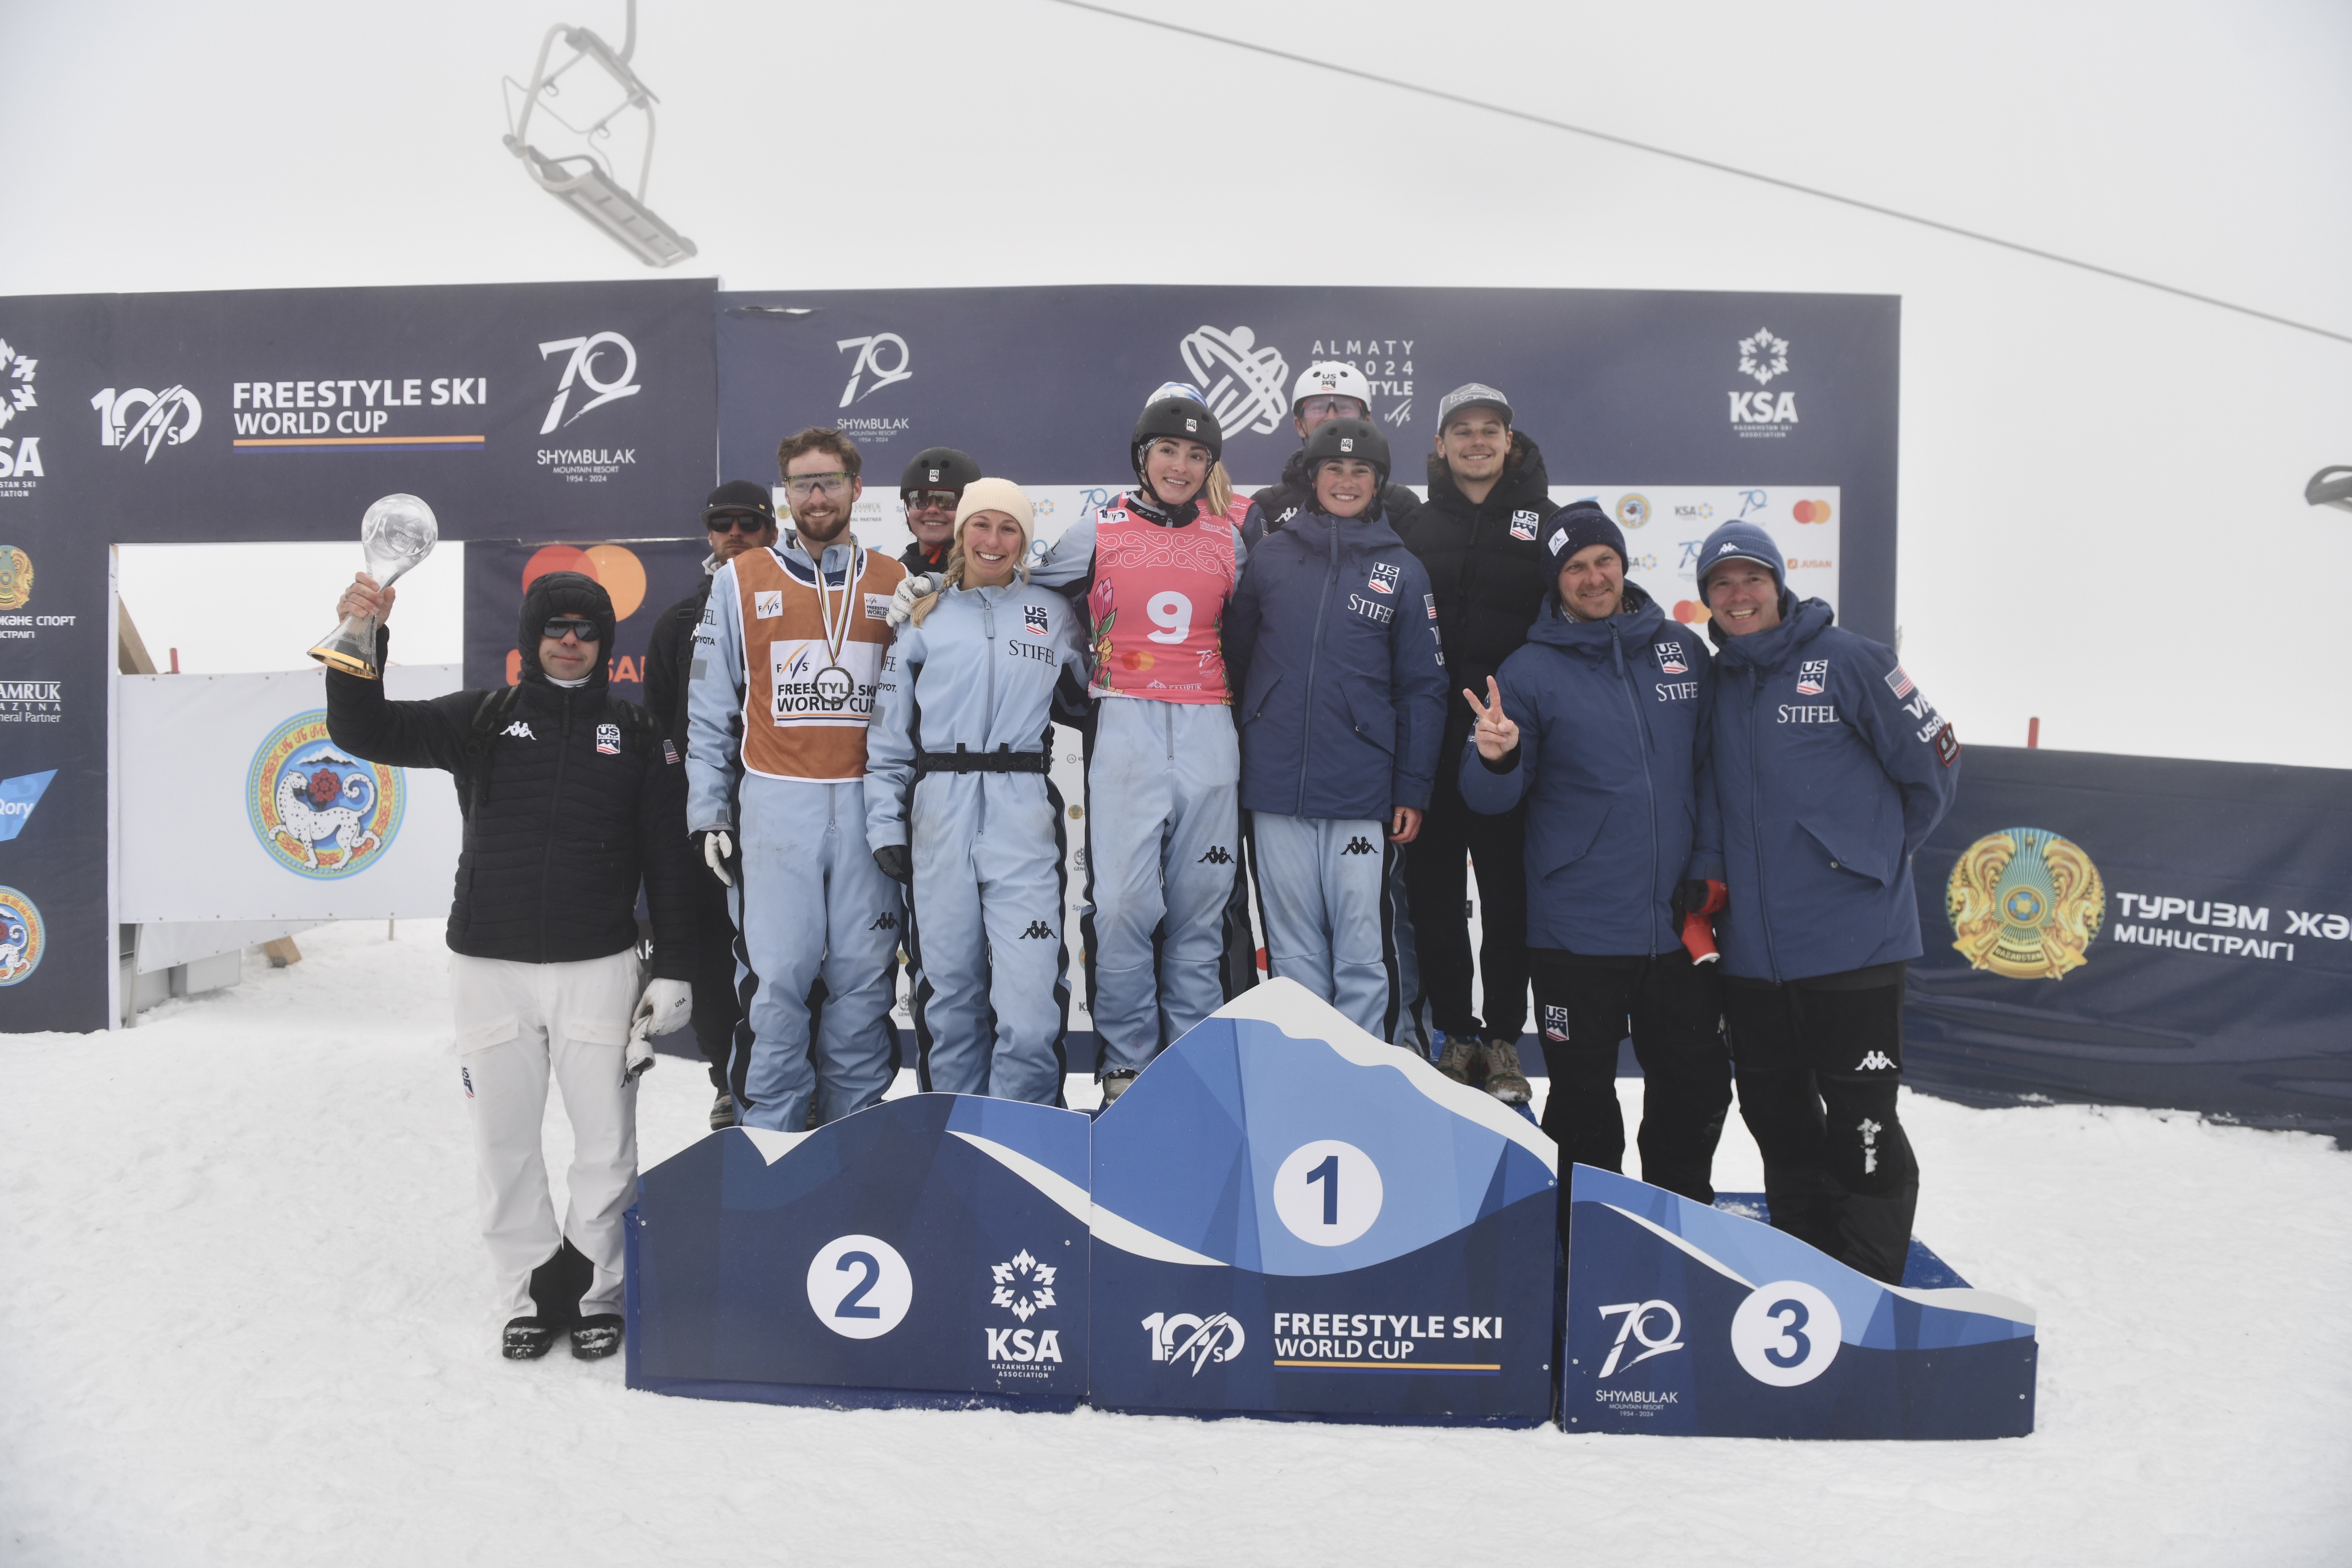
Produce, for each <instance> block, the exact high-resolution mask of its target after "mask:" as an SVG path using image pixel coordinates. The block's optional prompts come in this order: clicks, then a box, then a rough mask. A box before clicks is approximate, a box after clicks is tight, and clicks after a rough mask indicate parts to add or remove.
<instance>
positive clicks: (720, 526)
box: [702, 511, 775, 533]
mask: <svg viewBox="0 0 2352 1568" xmlns="http://www.w3.org/2000/svg"><path fill="white" fill-rule="evenodd" d="M773 521H775V519H774V518H772V517H770V516H769V515H768V514H767V513H766V512H764V511H715V512H712V513H711V514H710V515H709V516H708V517H706V518H704V519H703V520H702V526H703V527H705V528H707V529H709V531H711V532H713V533H728V532H734V533H759V532H762V531H765V530H766V528H767V527H768V525H769V524H770V523H772V522H773Z"/></svg>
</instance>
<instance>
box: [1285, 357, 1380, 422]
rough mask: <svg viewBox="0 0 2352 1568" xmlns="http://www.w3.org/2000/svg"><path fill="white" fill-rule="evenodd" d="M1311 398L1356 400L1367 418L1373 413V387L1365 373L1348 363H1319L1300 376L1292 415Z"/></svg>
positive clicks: (1292, 393)
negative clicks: (1349, 398) (1362, 407)
mask: <svg viewBox="0 0 2352 1568" xmlns="http://www.w3.org/2000/svg"><path fill="white" fill-rule="evenodd" d="M1310 397H1352V398H1354V399H1355V400H1356V401H1357V402H1359V403H1360V404H1362V405H1364V414H1365V416H1366V417H1368V418H1369V417H1370V415H1371V412H1372V384H1371V383H1370V382H1369V381H1366V380H1365V379H1364V373H1363V372H1362V371H1360V370H1358V369H1357V368H1356V367H1355V366H1354V365H1351V364H1349V363H1348V362H1347V361H1345V360H1337V359H1324V360H1317V361H1316V362H1315V363H1313V364H1310V365H1308V366H1307V368H1306V369H1305V370H1303V371H1300V372H1299V373H1298V384H1297V385H1296V386H1293V387H1292V388H1291V389H1290V411H1291V412H1292V413H1293V414H1296V413H1297V412H1298V405H1300V404H1302V403H1304V402H1306V401H1307V399H1308V398H1310Z"/></svg>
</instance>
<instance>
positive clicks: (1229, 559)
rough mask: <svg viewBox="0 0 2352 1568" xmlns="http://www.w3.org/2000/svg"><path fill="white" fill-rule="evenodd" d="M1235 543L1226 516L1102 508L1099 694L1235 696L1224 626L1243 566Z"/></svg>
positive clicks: (1094, 606) (1094, 603) (1185, 698)
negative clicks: (1162, 516) (1174, 519)
mask: <svg viewBox="0 0 2352 1568" xmlns="http://www.w3.org/2000/svg"><path fill="white" fill-rule="evenodd" d="M1238 575H1239V574H1238V573H1237V572H1236V570H1235V569H1234V525H1233V523H1232V521H1230V520H1228V519H1225V518H1222V517H1201V518H1198V519H1196V520H1195V521H1192V522H1190V523H1187V524H1186V525H1185V526H1184V527H1182V528H1161V527H1160V526H1159V525H1158V524H1157V523H1153V522H1148V521H1145V520H1144V519H1142V518H1140V517H1138V516H1137V515H1136V514H1134V513H1133V512H1131V511H1129V510H1127V508H1125V507H1123V506H1108V507H1105V508H1103V509H1102V510H1101V511H1099V512H1097V514H1096V515H1095V586H1094V592H1093V593H1092V594H1090V595H1087V609H1088V611H1089V612H1090V613H1091V614H1092V616H1093V619H1094V650H1093V662H1094V678H1093V680H1092V682H1091V683H1090V686H1089V689H1090V690H1091V691H1092V692H1093V694H1094V695H1095V696H1097V697H1108V696H1119V697H1148V698H1157V699H1158V700H1160V701H1162V702H1219V703H1229V702H1231V701H1232V700H1233V697H1232V694H1231V693H1229V692H1228V691H1227V690H1226V689H1225V660H1224V655H1223V651H1222V649H1221V648H1220V647H1219V645H1218V641H1217V631H1218V628H1219V627H1220V626H1222V625H1223V622H1224V616H1225V602H1226V601H1227V600H1229V599H1231V598H1232V597H1233V594H1234V581H1235V579H1236V578H1237V577H1238Z"/></svg>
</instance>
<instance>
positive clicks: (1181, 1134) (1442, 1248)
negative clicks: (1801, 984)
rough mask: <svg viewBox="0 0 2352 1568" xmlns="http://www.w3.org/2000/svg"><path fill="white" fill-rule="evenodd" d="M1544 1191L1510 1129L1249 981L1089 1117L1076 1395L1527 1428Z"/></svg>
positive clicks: (1549, 1151)
mask: <svg viewBox="0 0 2352 1568" xmlns="http://www.w3.org/2000/svg"><path fill="white" fill-rule="evenodd" d="M1558 1193H1559V1156H1558V1153H1557V1152H1556V1150H1555V1149H1554V1147H1553V1145H1552V1142H1551V1141H1550V1140H1549V1139H1548V1138H1546V1137H1545V1136H1544V1135H1543V1134H1542V1133H1540V1132H1538V1131H1537V1130H1536V1129H1535V1128H1534V1127H1533V1126H1532V1125H1531V1124H1529V1123H1528V1121H1526V1120H1525V1119H1524V1118H1521V1117H1519V1116H1517V1115H1515V1114H1513V1113H1512V1112H1511V1111H1510V1110H1507V1109H1506V1108H1505V1107H1504V1106H1503V1105H1501V1104H1500V1103H1499V1102H1497V1101H1496V1100H1494V1099H1493V1098H1492V1097H1491V1096H1489V1095H1486V1094H1483V1093H1480V1092H1478V1091H1477V1090H1475V1089H1468V1088H1465V1086H1463V1085H1461V1084H1457V1083H1454V1082H1453V1081H1452V1080H1451V1079H1447V1078H1445V1077H1444V1075H1443V1074H1441V1073H1439V1072H1438V1071H1437V1069H1436V1068H1433V1067H1432V1066H1430V1065H1429V1063H1428V1062H1426V1061H1424V1060H1423V1059H1422V1058H1421V1057H1420V1056H1419V1055H1418V1054H1417V1053H1414V1052H1412V1051H1410V1050H1404V1049H1400V1048H1398V1047H1394V1046H1391V1045H1388V1044H1386V1043H1384V1042H1382V1041H1381V1040H1378V1039H1375V1038H1374V1037H1371V1036H1370V1035H1368V1034H1366V1033H1365V1032H1364V1031H1362V1030H1361V1029H1359V1028H1357V1027H1356V1026H1354V1025H1353V1024H1351V1023H1349V1021H1348V1020H1347V1019H1346V1018H1344V1017H1343V1016H1340V1015H1339V1013H1338V1012H1336V1011H1334V1010H1333V1009H1332V1008H1331V1007H1329V1006H1328V1005H1325V1004H1324V1003H1322V1002H1320V1001H1318V1000H1317V999H1316V998H1315V997H1314V996H1313V995H1312V994H1309V993H1308V992H1307V990H1306V989H1305V988H1303V987H1301V986H1299V985H1298V984H1295V983H1293V982H1291V981H1287V980H1274V981H1270V982H1268V983H1267V984H1263V985H1259V986H1257V987H1255V988H1254V989H1252V990H1251V991H1249V992H1248V993H1247V994H1244V995H1243V996H1242V997H1240V998H1238V999H1236V1000H1235V1001H1234V1002H1231V1003H1229V1004H1227V1005H1225V1006H1223V1007H1222V1008H1220V1009H1219V1010H1218V1011H1217V1013H1216V1014H1215V1015H1214V1016H1212V1017H1210V1018H1208V1019H1206V1020H1205V1021H1203V1022H1202V1024H1201V1025H1200V1026H1198V1027H1196V1028H1194V1029H1192V1030H1191V1031H1189V1032H1188V1033H1187V1034H1185V1035H1184V1037H1182V1038H1181V1039H1179V1040H1178V1041H1176V1042H1175V1043H1174V1044H1173V1045H1171V1046H1170V1047H1168V1049H1167V1050H1165V1051H1163V1052H1162V1053H1161V1054H1160V1057H1159V1058H1158V1059H1156V1060H1155V1061H1153V1063H1152V1064H1151V1066H1150V1068H1147V1069H1146V1070H1145V1071H1144V1073H1143V1075H1142V1076H1141V1077H1140V1078H1139V1079H1136V1081H1135V1083H1134V1084H1133V1085H1132V1086H1131V1087H1130V1088H1129V1089H1128V1090H1127V1092H1126V1093H1125V1094H1124V1095H1122V1096H1120V1098H1119V1099H1118V1100H1117V1101H1116V1102H1114V1103H1113V1104H1112V1105H1111V1107H1110V1108H1109V1109H1108V1110H1106V1111H1104V1112H1103V1114H1102V1115H1101V1116H1100V1117H1099V1118H1098V1119H1097V1121H1096V1122H1095V1128H1094V1205H1095V1206H1094V1227H1093V1228H1094V1247H1093V1258H1094V1269H1093V1276H1094V1277H1093V1287H1092V1288H1093V1292H1094V1303H1093V1315H1094V1330H1093V1351H1094V1360H1093V1391H1092V1393H1091V1394H1090V1396H1089V1399H1090V1403H1093V1404H1096V1405H1107V1406H1112V1407H1118V1408H1123V1409H1133V1410H1161V1411H1173V1412H1183V1413H1187V1414H1192V1415H1244V1414H1247V1415H1266V1416H1277V1417H1280V1416H1312V1417H1317V1418H1321V1419H1339V1420H1349V1419H1353V1420H1365V1421H1399V1422H1414V1421H1420V1422H1446V1423H1468V1422H1477V1423H1489V1424H1497V1425H1513V1426H1532V1425H1535V1424H1537V1423H1539V1422H1542V1421H1545V1420H1547V1419H1549V1416H1550V1413H1551V1404H1552V1401H1551V1388H1552V1363H1553V1361H1554V1357H1553V1354H1552V1352H1553V1348H1554V1346H1555V1345H1556V1344H1557V1339H1556V1337H1555V1336H1556V1334H1557V1328H1556V1324H1555V1314H1554V1310H1553V1301H1554V1295H1553V1290H1554V1279H1555V1271H1554V1267H1553V1263H1554V1253H1555V1244H1554V1234H1555V1232H1554V1221H1555V1205H1556V1203H1557V1200H1558Z"/></svg>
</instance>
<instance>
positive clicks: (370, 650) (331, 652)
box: [310, 616, 383, 680]
mask: <svg viewBox="0 0 2352 1568" xmlns="http://www.w3.org/2000/svg"><path fill="white" fill-rule="evenodd" d="M374 653H375V627H374V626H373V625H364V624H362V622H361V621H360V619H359V617H358V616H353V617H352V618H351V619H350V620H347V621H345V622H344V623H343V624H342V625H341V626H337V627H336V628H335V629H334V631H333V632H332V633H331V635H330V636H329V637H327V640H326V641H324V642H322V643H320V644H319V645H318V646H317V647H314V648H312V649H311V650H310V657H311V658H315V659H317V660H318V661H319V662H320V664H323V665H325V666H326V667H327V668H329V669H336V670H341V672H342V673H343V674H345V675H356V676H358V677H359V678H360V679H362V680H382V679H383V670H381V669H379V668H376V662H375V659H374V658H373V655H374Z"/></svg>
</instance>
